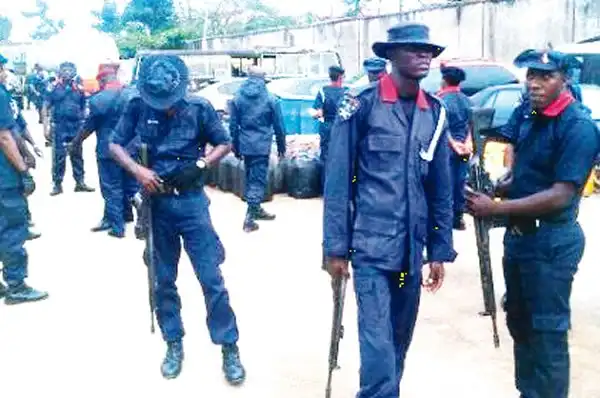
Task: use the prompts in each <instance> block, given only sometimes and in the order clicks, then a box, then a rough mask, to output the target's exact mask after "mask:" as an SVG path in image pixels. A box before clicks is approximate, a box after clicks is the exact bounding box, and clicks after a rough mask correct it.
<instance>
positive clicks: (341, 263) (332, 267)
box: [326, 257, 350, 278]
mask: <svg viewBox="0 0 600 398" xmlns="http://www.w3.org/2000/svg"><path fill="white" fill-rule="evenodd" d="M326 263H327V272H329V275H331V277H332V278H336V277H339V276H345V277H349V276H350V272H348V260H346V259H345V258H331V257H330V258H327V261H326Z"/></svg>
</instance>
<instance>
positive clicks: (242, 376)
mask: <svg viewBox="0 0 600 398" xmlns="http://www.w3.org/2000/svg"><path fill="white" fill-rule="evenodd" d="M221 353H222V354H223V373H224V374H225V379H226V380H227V382H228V383H229V384H231V385H232V386H237V385H240V384H242V383H243V382H244V380H246V370H245V369H244V366H243V365H242V362H241V360H240V350H239V349H238V346H237V344H225V345H223V346H222V347H221Z"/></svg>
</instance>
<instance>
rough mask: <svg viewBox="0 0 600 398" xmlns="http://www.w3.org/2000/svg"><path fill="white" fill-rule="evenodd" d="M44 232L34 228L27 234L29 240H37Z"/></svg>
mask: <svg viewBox="0 0 600 398" xmlns="http://www.w3.org/2000/svg"><path fill="white" fill-rule="evenodd" d="M41 237H42V234H41V233H39V232H36V231H33V230H31V229H30V230H29V235H27V240H36V239H38V238H41Z"/></svg>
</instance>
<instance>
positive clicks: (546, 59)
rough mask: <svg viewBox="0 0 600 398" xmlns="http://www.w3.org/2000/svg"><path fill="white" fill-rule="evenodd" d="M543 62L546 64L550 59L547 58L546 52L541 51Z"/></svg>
mask: <svg viewBox="0 0 600 398" xmlns="http://www.w3.org/2000/svg"><path fill="white" fill-rule="evenodd" d="M541 61H542V63H543V64H547V63H549V62H550V60H549V59H548V53H543V54H542V59H541Z"/></svg>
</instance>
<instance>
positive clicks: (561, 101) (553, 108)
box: [542, 91, 575, 117]
mask: <svg viewBox="0 0 600 398" xmlns="http://www.w3.org/2000/svg"><path fill="white" fill-rule="evenodd" d="M573 102H575V98H573V96H572V95H571V93H570V92H568V91H563V92H562V93H560V95H559V96H558V97H557V98H556V99H555V100H554V101H552V103H551V104H550V105H548V106H547V107H546V109H544V111H543V112H542V115H544V116H548V117H556V116H558V115H560V114H561V113H562V112H563V111H564V110H565V109H566V108H567V106H569V105H571V104H572V103H573Z"/></svg>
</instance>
